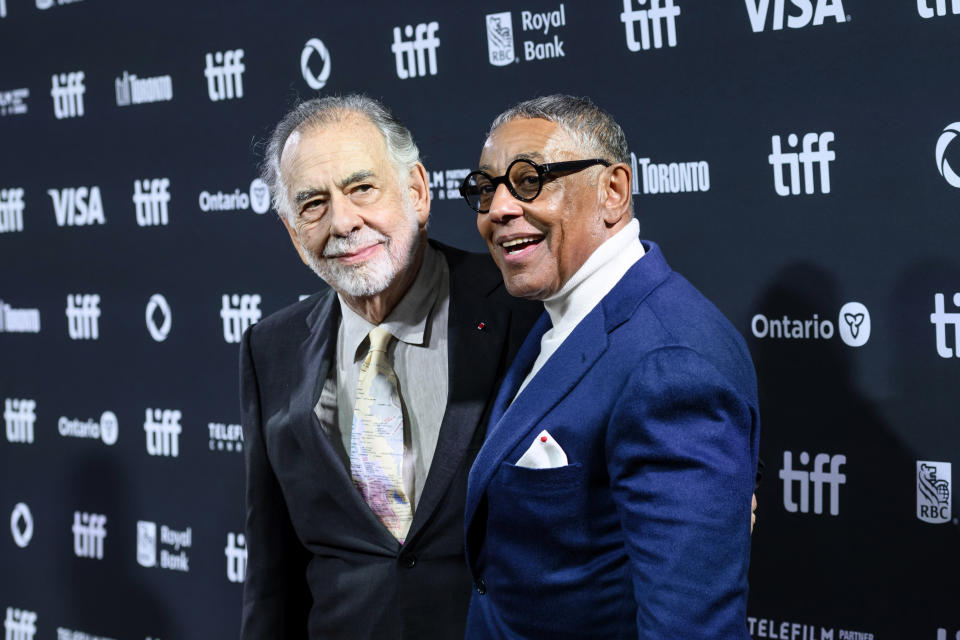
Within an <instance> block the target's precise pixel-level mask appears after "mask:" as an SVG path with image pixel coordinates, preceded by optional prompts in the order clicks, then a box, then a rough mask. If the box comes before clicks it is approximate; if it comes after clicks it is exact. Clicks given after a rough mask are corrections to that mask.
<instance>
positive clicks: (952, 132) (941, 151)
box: [937, 0, 960, 189]
mask: <svg viewBox="0 0 960 640" xmlns="http://www.w3.org/2000/svg"><path fill="white" fill-rule="evenodd" d="M954 6H955V7H956V6H960V0H956V1H955V4H954ZM958 134H960V122H954V123H953V124H948V125H947V126H946V127H945V128H944V129H943V132H942V133H941V134H940V137H939V138H938V139H937V170H938V171H939V172H940V175H941V176H943V179H944V180H946V181H947V184H949V185H950V186H951V187H957V188H958V189H960V175H957V172H956V171H954V170H953V167H951V166H950V163H949V162H947V147H948V146H950V143H951V142H953V139H954V138H956V137H957V135H958Z"/></svg>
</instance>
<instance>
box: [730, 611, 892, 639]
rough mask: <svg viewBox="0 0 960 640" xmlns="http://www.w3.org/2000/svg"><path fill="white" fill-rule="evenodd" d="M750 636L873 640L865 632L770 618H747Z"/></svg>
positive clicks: (758, 637) (870, 634)
mask: <svg viewBox="0 0 960 640" xmlns="http://www.w3.org/2000/svg"><path fill="white" fill-rule="evenodd" d="M747 627H748V631H749V632H750V636H751V637H753V638H755V639H756V640H759V639H760V638H763V639H764V640H767V639H769V640H874V637H873V634H872V633H869V632H865V631H850V630H847V629H836V628H834V627H823V626H819V625H813V624H807V623H804V622H782V621H777V620H772V619H770V618H754V617H751V616H748V617H747Z"/></svg>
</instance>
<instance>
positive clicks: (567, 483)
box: [497, 462, 586, 498]
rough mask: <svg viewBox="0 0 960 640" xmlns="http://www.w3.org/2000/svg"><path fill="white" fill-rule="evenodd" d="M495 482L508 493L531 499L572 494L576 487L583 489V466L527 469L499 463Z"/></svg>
mask: <svg viewBox="0 0 960 640" xmlns="http://www.w3.org/2000/svg"><path fill="white" fill-rule="evenodd" d="M497 480H498V484H500V486H501V488H502V489H503V490H505V491H507V492H508V493H514V494H520V495H526V496H529V497H532V498H536V497H537V496H555V495H557V494H560V493H569V492H574V491H576V490H577V488H578V487H581V488H583V485H584V483H585V482H586V479H585V478H584V471H583V465H581V464H580V463H579V462H574V463H572V464H568V465H564V466H562V467H551V468H549V469H529V468H527V467H518V466H517V465H515V464H511V463H509V462H501V463H500V470H499V472H498V473H497Z"/></svg>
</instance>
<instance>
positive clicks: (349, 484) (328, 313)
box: [240, 95, 539, 640]
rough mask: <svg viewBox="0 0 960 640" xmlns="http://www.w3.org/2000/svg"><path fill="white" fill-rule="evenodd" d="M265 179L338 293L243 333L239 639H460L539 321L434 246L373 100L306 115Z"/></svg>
mask: <svg viewBox="0 0 960 640" xmlns="http://www.w3.org/2000/svg"><path fill="white" fill-rule="evenodd" d="M263 167H264V168H263V179H264V181H265V182H266V183H267V184H268V185H269V186H270V188H271V194H272V196H273V202H274V206H275V208H276V209H277V212H278V213H279V215H280V218H281V220H282V222H283V224H284V226H285V227H286V229H287V231H288V232H289V235H290V239H291V240H292V242H293V245H294V247H295V248H296V250H297V252H298V253H299V254H300V257H301V259H302V260H303V262H304V263H305V264H307V265H308V266H309V267H310V268H311V269H312V270H313V271H314V272H316V273H317V275H318V276H319V277H320V278H321V279H322V280H324V281H325V282H326V283H327V284H328V285H330V288H329V289H327V290H325V291H322V292H320V293H317V294H315V295H313V296H311V297H310V298H308V299H306V300H304V301H301V302H299V303H296V304H294V305H291V306H290V307H287V308H285V309H282V310H280V311H278V312H277V313H275V314H273V315H271V316H270V317H268V318H266V319H264V320H263V321H261V322H260V323H259V324H257V325H255V326H253V327H252V328H251V329H249V330H248V331H247V332H246V334H245V335H244V339H243V344H242V352H241V394H240V395H241V405H242V422H243V430H244V440H245V456H246V468H247V480H246V489H247V491H246V502H247V516H246V518H247V522H246V545H247V549H248V554H249V559H248V564H247V575H246V582H245V586H244V605H243V628H242V633H241V635H242V637H243V638H244V639H247V640H252V639H260V638H262V639H267V638H269V639H274V638H285V639H286V638H307V637H311V638H320V637H323V638H417V639H431V638H437V639H447V638H455V637H462V635H463V632H464V626H465V620H466V613H467V605H468V601H469V594H470V591H471V580H470V577H469V574H468V571H467V568H466V565H465V563H464V549H463V536H462V521H463V508H464V502H465V495H466V481H467V474H468V471H469V469H470V466H471V464H472V462H473V459H474V457H475V455H476V452H477V450H478V449H479V447H480V445H481V443H482V441H483V436H484V425H485V424H486V422H487V419H488V417H489V411H490V405H491V402H492V398H493V394H494V393H495V391H496V389H497V386H498V384H499V381H500V379H501V378H502V375H503V373H504V371H505V370H506V367H507V365H508V364H509V362H510V360H511V359H512V357H513V355H514V354H515V353H516V350H517V348H518V347H519V344H520V342H521V341H522V339H523V337H524V336H525V334H526V333H527V330H528V329H529V327H530V326H531V325H532V323H533V321H534V320H535V318H536V316H537V314H538V313H539V309H538V308H537V307H536V305H531V304H528V303H524V302H522V301H518V300H516V299H513V298H511V297H510V296H508V295H507V294H506V292H505V291H504V289H503V283H502V280H501V278H500V274H499V272H498V271H497V269H496V268H495V266H494V264H493V263H492V262H491V260H490V258H489V256H485V255H476V254H468V253H465V252H462V251H458V250H456V249H452V248H449V247H444V246H442V245H440V244H437V243H434V242H431V241H428V240H427V237H426V235H427V234H426V226H427V219H428V216H429V210H430V192H429V187H428V181H427V174H426V170H425V169H424V167H423V165H422V164H421V163H420V161H419V152H418V150H417V147H416V145H415V144H414V142H413V139H412V136H411V135H410V132H409V131H408V130H407V129H406V128H404V127H403V126H402V125H401V124H400V123H399V122H398V121H397V120H396V119H395V118H394V117H393V116H392V115H391V114H390V113H389V112H388V111H387V110H386V109H385V108H384V107H383V105H381V104H380V103H378V102H376V101H374V100H371V99H369V98H366V97H363V96H356V95H354V96H346V97H342V98H322V99H315V100H310V101H307V102H304V103H301V104H299V105H298V106H296V107H295V108H294V109H293V110H291V111H290V112H289V113H288V114H287V115H286V116H284V118H283V119H282V120H281V121H280V123H279V124H278V125H277V126H276V128H275V130H274V132H273V134H272V136H271V137H270V139H269V141H268V144H267V148H266V153H265V158H264V163H263Z"/></svg>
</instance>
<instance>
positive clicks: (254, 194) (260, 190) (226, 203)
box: [199, 178, 270, 214]
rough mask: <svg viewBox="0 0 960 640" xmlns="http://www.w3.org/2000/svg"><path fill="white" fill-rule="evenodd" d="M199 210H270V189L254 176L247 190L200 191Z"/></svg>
mask: <svg viewBox="0 0 960 640" xmlns="http://www.w3.org/2000/svg"><path fill="white" fill-rule="evenodd" d="M199 204H200V211H204V212H209V211H246V210H247V209H253V212H254V213H261V214H262V213H266V212H267V211H269V210H270V189H269V188H268V187H267V183H266V182H264V181H263V180H261V179H260V178H254V179H253V181H252V182H251V183H250V187H249V189H247V191H241V190H240V189H234V190H233V192H232V193H224V192H222V191H217V192H216V193H210V192H209V191H201V192H200V197H199Z"/></svg>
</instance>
